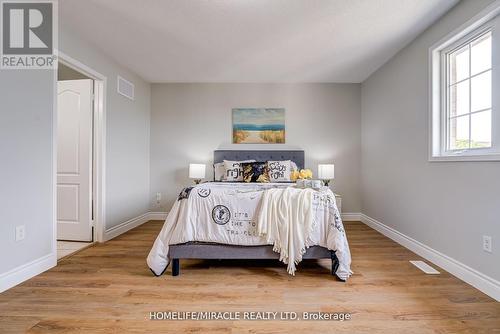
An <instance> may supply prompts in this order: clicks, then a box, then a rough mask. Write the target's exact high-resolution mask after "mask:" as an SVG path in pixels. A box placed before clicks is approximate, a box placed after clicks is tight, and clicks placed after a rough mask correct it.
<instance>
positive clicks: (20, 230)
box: [16, 225, 26, 241]
mask: <svg viewBox="0 0 500 334" xmlns="http://www.w3.org/2000/svg"><path fill="white" fill-rule="evenodd" d="M25 236H26V228H25V226H24V225H19V226H16V241H21V240H23V239H24V237H25Z"/></svg>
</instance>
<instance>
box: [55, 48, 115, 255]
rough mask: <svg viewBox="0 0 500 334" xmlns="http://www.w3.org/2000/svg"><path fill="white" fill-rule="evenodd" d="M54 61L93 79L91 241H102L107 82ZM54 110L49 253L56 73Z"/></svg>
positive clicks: (70, 61)
mask: <svg viewBox="0 0 500 334" xmlns="http://www.w3.org/2000/svg"><path fill="white" fill-rule="evenodd" d="M58 60H59V62H60V63H62V64H64V65H66V66H68V67H70V68H72V69H74V70H76V71H78V72H80V73H83V74H85V75H86V76H88V77H90V78H92V79H94V111H93V112H94V122H93V128H94V136H93V146H94V150H93V176H92V188H93V196H92V197H93V201H94V203H93V209H94V221H93V226H94V235H93V237H94V241H97V242H103V241H104V227H105V226H106V224H105V218H106V214H105V213H106V212H105V208H106V206H105V204H106V196H105V194H106V189H105V186H106V182H105V178H106V87H107V78H106V76H104V75H103V74H101V73H99V72H97V71H95V70H94V69H92V68H90V67H89V66H87V65H85V64H83V63H82V62H80V61H78V60H76V59H74V58H72V57H71V56H68V55H67V54H65V53H63V52H61V51H60V50H59V51H58ZM54 76H55V80H54V110H53V126H54V128H53V130H54V131H53V149H54V151H53V155H54V159H53V160H54V162H53V165H54V168H53V169H54V171H53V178H54V180H53V187H54V190H53V196H54V199H53V201H54V211H53V212H54V219H53V223H54V238H53V245H52V250H53V252H55V253H57V215H56V213H57V177H56V176H57V134H56V131H55V129H56V128H57V71H54Z"/></svg>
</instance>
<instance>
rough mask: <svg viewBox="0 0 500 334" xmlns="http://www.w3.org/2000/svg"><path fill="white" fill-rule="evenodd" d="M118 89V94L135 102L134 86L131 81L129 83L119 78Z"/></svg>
mask: <svg viewBox="0 0 500 334" xmlns="http://www.w3.org/2000/svg"><path fill="white" fill-rule="evenodd" d="M117 89H118V93H120V94H121V95H123V96H125V97H128V98H129V99H131V100H132V101H133V100H134V84H133V83H131V82H130V81H127V80H125V79H123V78H122V77H121V76H118V83H117Z"/></svg>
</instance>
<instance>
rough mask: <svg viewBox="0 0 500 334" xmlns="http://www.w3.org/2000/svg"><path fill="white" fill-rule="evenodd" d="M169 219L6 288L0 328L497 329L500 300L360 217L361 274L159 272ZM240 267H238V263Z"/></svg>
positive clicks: (357, 267) (261, 267)
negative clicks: (150, 256) (278, 317)
mask: <svg viewBox="0 0 500 334" xmlns="http://www.w3.org/2000/svg"><path fill="white" fill-rule="evenodd" d="M161 225H162V222H158V221H154V222H149V223H147V224H145V225H143V226H140V227H138V228H136V229H134V230H132V231H130V232H128V233H126V234H124V235H122V236H120V237H118V238H116V239H114V240H112V241H110V242H107V243H105V244H100V245H95V246H92V247H90V248H87V249H85V250H83V251H81V252H80V253H77V254H75V255H73V256H70V257H68V258H65V259H63V260H62V261H61V262H60V263H59V265H58V266H57V267H56V268H54V269H52V270H50V271H48V272H46V273H44V274H42V275H39V276H37V277H35V278H33V279H31V280H29V281H28V282H25V283H24V284H22V285H20V286H17V287H15V288H13V289H11V290H8V291H6V292H4V293H2V294H0V333H23V332H29V333H49V332H50V333H146V332H148V333H166V332H172V333H179V332H199V333H261V332H262V333H292V332H301V333H327V332H336V333H499V332H500V303H498V302H495V301H494V300H493V299H491V298H489V297H487V296H486V295H484V294H483V293H481V292H479V291H478V290H476V289H474V288H472V287H470V286H469V285H467V284H465V283H463V282H461V281H460V280H458V279H457V278H455V277H453V276H451V275H449V274H447V273H446V272H444V271H443V270H440V269H439V268H438V270H440V271H441V272H442V274H441V275H434V276H433V275H425V274H424V273H423V272H421V271H420V270H418V269H417V268H415V267H414V266H413V265H411V264H410V263H409V262H408V260H414V259H420V258H419V257H418V256H416V255H415V254H413V253H411V252H410V251H408V250H407V249H405V248H403V247H401V246H399V245H398V244H396V243H394V242H392V241H391V240H389V239H387V238H386V237H384V236H382V235H380V234H379V233H377V232H376V231H374V230H372V229H370V228H369V227H367V226H365V225H363V224H361V223H351V222H349V223H346V229H347V232H348V238H349V241H350V244H351V251H352V256H353V265H352V269H353V271H354V272H355V274H354V275H353V276H352V278H351V279H350V280H349V281H348V282H347V283H341V282H338V281H336V280H335V279H334V278H333V277H332V276H330V274H329V272H330V261H326V260H325V261H323V260H322V261H319V262H316V261H312V262H307V263H305V264H301V265H300V266H299V271H298V272H297V276H295V277H290V276H289V275H288V274H287V273H286V270H285V267H284V265H282V264H280V263H279V262H274V261H270V262H269V261H264V262H259V261H253V262H250V264H245V263H244V262H243V261H241V263H239V262H238V261H230V262H218V261H212V262H210V261H184V262H182V261H181V276H179V277H172V276H170V269H169V270H167V272H166V273H165V275H164V276H162V277H160V278H156V277H153V276H152V274H151V272H150V271H149V269H148V268H147V266H146V263H145V258H146V255H147V253H148V252H149V249H150V247H151V245H152V242H153V240H154V238H155V237H156V235H157V233H158V232H159V230H160V229H161ZM240 264H241V266H240ZM151 311H242V312H244V311H278V312H279V311H294V312H303V311H324V312H350V313H351V314H352V320H349V321H344V322H332V321H202V322H188V321H151V320H149V318H148V317H149V312H151Z"/></svg>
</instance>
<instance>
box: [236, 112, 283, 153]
mask: <svg viewBox="0 0 500 334" xmlns="http://www.w3.org/2000/svg"><path fill="white" fill-rule="evenodd" d="M284 143H285V109H284V108H234V109H233V144H284Z"/></svg>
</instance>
